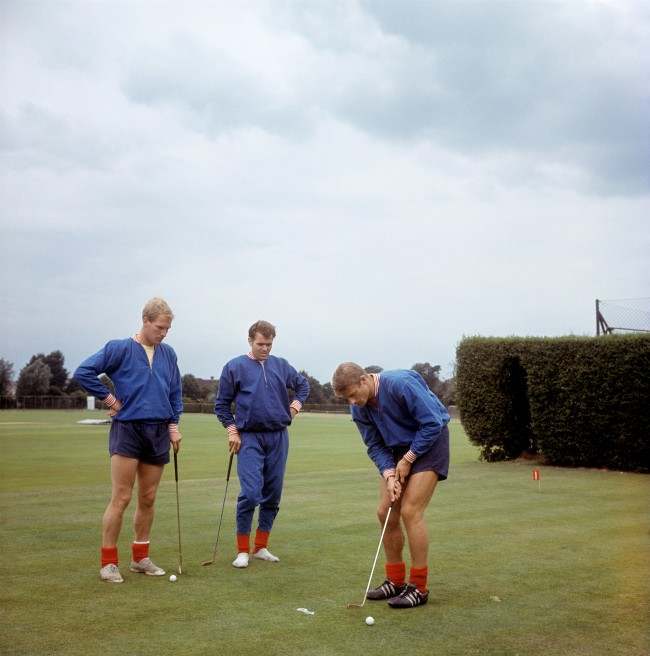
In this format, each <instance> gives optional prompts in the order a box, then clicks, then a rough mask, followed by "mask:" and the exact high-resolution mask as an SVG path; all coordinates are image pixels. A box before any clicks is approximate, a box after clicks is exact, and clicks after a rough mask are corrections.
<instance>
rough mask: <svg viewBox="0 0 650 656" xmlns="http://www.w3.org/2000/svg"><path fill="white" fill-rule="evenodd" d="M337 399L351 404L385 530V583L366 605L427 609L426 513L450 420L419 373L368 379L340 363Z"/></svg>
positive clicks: (444, 463)
mask: <svg viewBox="0 0 650 656" xmlns="http://www.w3.org/2000/svg"><path fill="white" fill-rule="evenodd" d="M332 387H333V388H334V392H335V393H336V395H337V396H339V397H341V398H344V399H346V400H347V401H348V403H350V404H351V406H352V408H351V410H352V419H353V420H354V422H355V423H356V425H357V428H358V429H359V432H360V433H361V437H362V438H363V441H364V443H365V445H366V447H367V448H368V455H369V456H370V459H371V460H372V461H373V462H374V463H375V465H376V467H377V469H378V470H379V473H380V475H381V477H382V479H381V483H380V488H379V489H380V501H379V508H378V509H377V516H378V518H379V521H380V523H381V524H382V526H383V524H384V522H385V521H386V517H387V515H388V509H389V507H390V508H392V511H391V514H390V517H389V518H388V524H387V525H386V532H385V534H384V540H383V542H384V552H385V553H386V580H385V581H384V582H383V583H382V584H381V585H380V586H379V587H377V588H374V589H373V590H369V591H368V599H373V600H387V601H388V605H389V606H390V607H391V608H413V607H414V606H421V605H423V604H426V603H427V600H428V598H429V592H428V589H427V578H428V572H429V570H428V565H427V559H428V549H429V538H428V535H427V527H426V523H425V520H424V511H425V510H426V508H427V506H428V505H429V501H430V500H431V497H432V495H433V492H434V490H435V489H436V485H437V483H438V481H440V480H443V481H444V480H445V479H446V478H447V473H448V469H449V431H448V429H447V423H448V422H449V414H448V413H447V409H446V408H445V406H444V405H443V404H442V403H441V402H440V400H439V399H438V397H437V396H436V395H435V394H434V393H433V392H431V391H430V390H429V388H428V387H427V384H426V383H425V382H424V379H423V378H422V376H420V374H418V373H417V372H415V371H411V370H395V371H383V372H381V373H380V374H368V373H366V372H365V371H364V370H363V369H362V368H361V367H360V366H359V365H358V364H355V363H354V362H344V363H343V364H340V365H339V366H338V367H337V369H336V371H335V372H334V376H333V378H332ZM402 524H403V526H404V529H405V530H406V536H407V538H408V544H409V551H410V553H411V568H410V572H409V582H408V584H407V583H406V563H405V562H404V558H403V555H402V552H403V549H404V533H403V531H402Z"/></svg>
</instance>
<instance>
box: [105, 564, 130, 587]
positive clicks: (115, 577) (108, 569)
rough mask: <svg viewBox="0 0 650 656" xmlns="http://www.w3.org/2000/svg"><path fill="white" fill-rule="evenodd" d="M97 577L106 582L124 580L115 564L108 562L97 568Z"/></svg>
mask: <svg viewBox="0 0 650 656" xmlns="http://www.w3.org/2000/svg"><path fill="white" fill-rule="evenodd" d="M99 578H100V579H101V580H102V581H107V582H108V583H123V582H124V579H123V578H122V575H121V574H120V570H119V569H118V568H117V565H115V564H114V563H109V564H108V565H104V567H102V568H101V569H100V570H99Z"/></svg>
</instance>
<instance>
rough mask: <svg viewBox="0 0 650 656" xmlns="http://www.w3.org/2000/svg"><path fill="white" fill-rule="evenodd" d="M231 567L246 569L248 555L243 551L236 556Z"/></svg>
mask: <svg viewBox="0 0 650 656" xmlns="http://www.w3.org/2000/svg"><path fill="white" fill-rule="evenodd" d="M232 565H233V567H239V568H242V567H248V554H247V553H246V552H245V551H242V552H241V553H238V554H237V558H235V560H233V561H232Z"/></svg>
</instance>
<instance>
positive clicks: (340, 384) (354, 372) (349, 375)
mask: <svg viewBox="0 0 650 656" xmlns="http://www.w3.org/2000/svg"><path fill="white" fill-rule="evenodd" d="M365 375H366V371H365V370H364V369H363V368H362V367H360V366H359V365H358V364H357V363H356V362H342V363H341V364H340V365H339V366H338V367H337V368H336V371H335V372H334V375H333V376H332V387H333V389H334V394H336V396H343V393H344V392H345V390H346V389H347V388H348V387H350V385H358V384H359V383H360V382H361V376H365Z"/></svg>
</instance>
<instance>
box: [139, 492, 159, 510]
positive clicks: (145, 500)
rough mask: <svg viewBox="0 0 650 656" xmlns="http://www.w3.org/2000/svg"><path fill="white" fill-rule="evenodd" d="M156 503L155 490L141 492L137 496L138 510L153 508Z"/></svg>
mask: <svg viewBox="0 0 650 656" xmlns="http://www.w3.org/2000/svg"><path fill="white" fill-rule="evenodd" d="M155 501H156V488H153V489H148V490H142V491H141V492H140V493H139V494H138V504H139V505H140V508H153V505H154V503H155Z"/></svg>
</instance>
